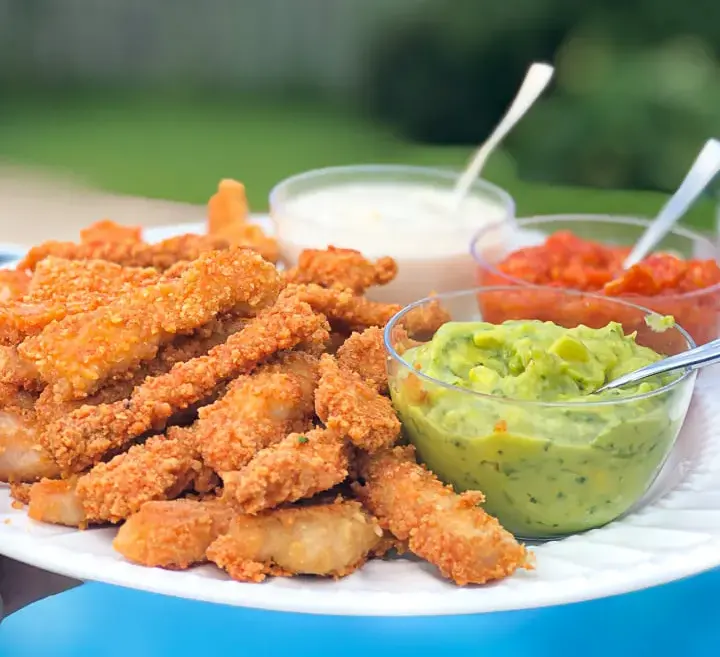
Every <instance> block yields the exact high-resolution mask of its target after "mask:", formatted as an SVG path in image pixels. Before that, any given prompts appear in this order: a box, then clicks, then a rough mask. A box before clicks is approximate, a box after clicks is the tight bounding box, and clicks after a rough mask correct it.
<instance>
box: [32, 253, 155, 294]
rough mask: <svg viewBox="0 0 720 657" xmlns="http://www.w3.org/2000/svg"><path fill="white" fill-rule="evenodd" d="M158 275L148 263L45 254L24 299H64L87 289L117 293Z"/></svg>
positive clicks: (153, 279)
mask: <svg viewBox="0 0 720 657" xmlns="http://www.w3.org/2000/svg"><path fill="white" fill-rule="evenodd" d="M160 277H161V274H160V272H158V270H157V269H153V268H152V267H122V266H121V265H116V264H115V263H113V262H108V261H107V260H67V259H65V258H56V257H55V256H49V257H48V258H45V260H43V261H42V262H40V263H38V266H37V268H36V269H35V272H34V273H33V276H32V280H31V283H30V287H29V288H28V291H27V294H26V298H25V301H27V302H30V303H37V302H41V301H50V300H58V301H68V300H73V299H76V298H78V297H79V296H80V295H82V294H91V293H95V294H105V295H111V296H117V295H118V294H121V293H122V292H123V291H129V290H131V289H132V288H134V287H141V286H145V285H154V284H155V283H157V282H158V281H159V280H160Z"/></svg>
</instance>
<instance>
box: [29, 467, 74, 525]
mask: <svg viewBox="0 0 720 657" xmlns="http://www.w3.org/2000/svg"><path fill="white" fill-rule="evenodd" d="M76 485H77V478H76V477H71V478H69V479H43V480H42V481H39V482H38V483H37V484H33V485H32V487H31V488H30V500H29V502H28V517H30V518H32V519H33V520H37V521H39V522H47V523H50V524H53V525H66V526H68V527H79V528H81V529H84V528H85V527H87V522H86V519H85V509H83V506H82V502H81V501H80V498H79V497H78V496H77V493H76V492H75V486H76Z"/></svg>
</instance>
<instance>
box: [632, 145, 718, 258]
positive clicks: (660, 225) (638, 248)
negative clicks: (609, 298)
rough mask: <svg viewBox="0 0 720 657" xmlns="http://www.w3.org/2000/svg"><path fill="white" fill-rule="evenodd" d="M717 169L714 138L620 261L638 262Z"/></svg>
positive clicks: (683, 211)
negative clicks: (627, 254)
mask: <svg viewBox="0 0 720 657" xmlns="http://www.w3.org/2000/svg"><path fill="white" fill-rule="evenodd" d="M718 171H720V142H719V141H717V140H716V139H710V140H708V141H707V143H706V144H705V146H703V149H702V150H701V151H700V154H699V155H698V156H697V158H696V160H695V162H694V163H693V165H692V167H691V168H690V171H688V173H687V175H686V176H685V180H683V181H682V183H681V185H680V187H678V189H677V191H676V192H675V193H674V194H673V195H672V197H671V198H670V200H669V201H668V202H667V203H666V204H665V206H664V207H663V209H662V210H660V214H658V216H657V218H656V219H655V220H654V221H653V222H652V224H650V226H649V228H648V229H647V230H646V231H645V233H644V234H643V236H642V237H641V238H640V239H639V240H638V242H637V244H635V246H634V247H633V250H632V251H631V252H630V255H629V256H628V257H627V258H626V259H625V262H624V263H623V268H624V269H629V268H630V267H632V266H633V265H635V264H637V263H638V262H640V261H641V260H642V259H643V258H644V257H645V256H646V255H647V254H648V253H650V250H651V249H652V248H653V247H654V246H655V245H656V244H657V243H658V242H659V241H660V240H662V238H663V237H665V235H666V234H667V232H668V231H669V230H670V229H671V228H672V227H673V225H674V224H675V222H676V221H677V220H678V219H679V218H680V217H682V215H683V214H685V212H686V211H687V209H688V208H689V207H690V206H691V205H692V204H693V202H694V201H695V199H697V197H698V196H700V194H701V193H702V192H703V190H704V189H705V188H706V187H707V186H708V184H710V182H711V181H712V179H713V178H714V177H715V176H716V175H717V173H718Z"/></svg>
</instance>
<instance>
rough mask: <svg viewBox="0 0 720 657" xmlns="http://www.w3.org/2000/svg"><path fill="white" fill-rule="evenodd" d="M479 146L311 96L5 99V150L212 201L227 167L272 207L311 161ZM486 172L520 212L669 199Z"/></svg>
mask: <svg viewBox="0 0 720 657" xmlns="http://www.w3.org/2000/svg"><path fill="white" fill-rule="evenodd" d="M470 153H471V149H470V148H445V147H427V146H420V145H416V144H410V143H407V142H405V141H402V140H399V139H397V138H396V137H394V136H393V135H392V134H391V133H390V132H389V131H387V130H386V129H384V128H382V127H380V126H378V125H376V124H373V123H370V122H368V121H367V120H364V119H362V118H359V117H356V116H353V115H352V114H350V113H348V112H347V111H344V110H341V109H336V108H332V107H328V106H326V105H320V104H317V103H313V102H307V101H297V100H295V101H287V100H285V101H283V100H271V99H258V98H250V99H242V98H233V99H223V100H219V99H215V100H214V99H210V98H207V97H201V98H191V97H182V96H177V97H174V98H171V97H167V96H152V95H147V94H146V95H142V94H136V95H124V96H110V95H98V94H94V95H75V96H65V97H63V98H57V97H54V98H53V97H49V96H44V97H42V96H35V97H32V98H31V97H27V96H16V97H10V98H8V97H7V96H6V98H4V99H3V100H2V104H1V105H0V159H3V160H5V161H8V162H14V163H18V164H25V165H37V166H42V167H46V168H50V169H53V168H54V169H57V170H63V171H70V172H72V173H74V174H76V175H78V176H80V177H81V178H83V179H85V180H86V181H87V182H89V183H90V184H92V185H94V186H96V187H99V188H102V189H106V190H108V191H113V192H120V193H125V194H136V195H142V196H148V197H155V198H169V199H174V200H178V201H188V202H195V203H202V202H205V201H206V200H207V198H208V196H209V194H210V193H211V192H212V190H213V188H214V186H215V185H216V184H217V181H218V180H219V179H220V178H222V177H234V178H238V179H240V180H242V181H244V182H245V183H246V185H247V187H248V192H249V195H250V201H251V204H252V207H253V209H255V210H263V209H265V208H266V207H267V194H268V191H269V190H270V188H271V187H272V186H273V184H274V183H275V182H277V181H278V180H280V179H281V178H283V177H285V176H287V175H290V174H293V173H297V172H299V171H302V170H305V169H310V168H314V167H321V166H329V165H338V164H352V163H370V162H382V163H410V164H422V165H438V166H450V167H456V168H457V167H462V166H463V165H464V163H465V162H466V160H467V158H468V157H469V155H470ZM486 175H487V178H488V179H490V180H491V181H493V182H496V183H498V184H500V185H501V186H503V187H505V188H507V189H508V191H509V192H510V193H511V194H512V195H513V196H514V197H515V199H516V201H517V204H518V213H519V214H520V215H530V214H542V213H553V212H596V213H618V214H631V215H632V214H640V215H653V214H654V213H656V212H657V211H658V210H659V208H660V207H661V206H662V203H663V201H664V200H665V198H666V197H665V196H663V195H661V194H656V193H651V192H637V191H632V192H626V191H604V190H589V189H582V188H573V187H558V186H547V185H537V184H530V183H526V182H524V181H521V180H518V179H517V177H516V175H515V170H514V166H513V163H512V162H511V161H510V160H509V159H508V158H507V157H506V156H504V155H503V154H497V155H496V156H494V157H493V159H492V161H491V162H490V164H489V166H488V169H487V171H486ZM688 222H689V223H691V224H693V225H695V226H697V227H700V228H703V229H711V228H713V226H714V206H713V204H712V203H710V202H707V201H706V202H703V203H699V204H698V205H697V206H696V208H695V209H694V210H693V211H692V212H691V213H690V215H689V216H688Z"/></svg>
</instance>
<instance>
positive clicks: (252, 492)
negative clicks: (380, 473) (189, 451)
mask: <svg viewBox="0 0 720 657" xmlns="http://www.w3.org/2000/svg"><path fill="white" fill-rule="evenodd" d="M349 457H350V451H349V449H348V446H347V444H346V442H345V441H344V440H343V438H342V437H340V436H338V435H337V434H336V433H334V432H332V431H328V430H327V429H313V430H312V431H308V432H307V433H304V434H298V433H291V434H290V435H289V436H287V437H286V438H285V439H284V440H282V441H281V442H279V443H277V444H276V445H273V446H272V447H267V448H266V449H263V450H261V451H259V452H258V453H257V454H256V455H255V457H254V458H253V459H252V460H251V461H250V463H248V464H247V466H245V467H244V468H243V469H242V470H239V471H235V472H221V473H220V476H221V478H222V480H223V485H224V489H223V499H224V500H226V501H227V502H228V503H230V504H232V505H233V506H234V507H235V508H236V509H237V510H238V511H239V512H241V513H250V514H255V513H259V512H260V511H263V510H265V509H272V508H273V507H276V506H279V505H281V504H285V503H287V502H295V501H297V500H300V499H304V498H309V497H312V496H313V495H315V494H316V493H320V492H322V491H325V490H327V489H328V488H332V487H333V486H335V485H336V484H339V483H340V482H341V481H343V480H344V479H345V478H346V477H347V476H348V467H349Z"/></svg>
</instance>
